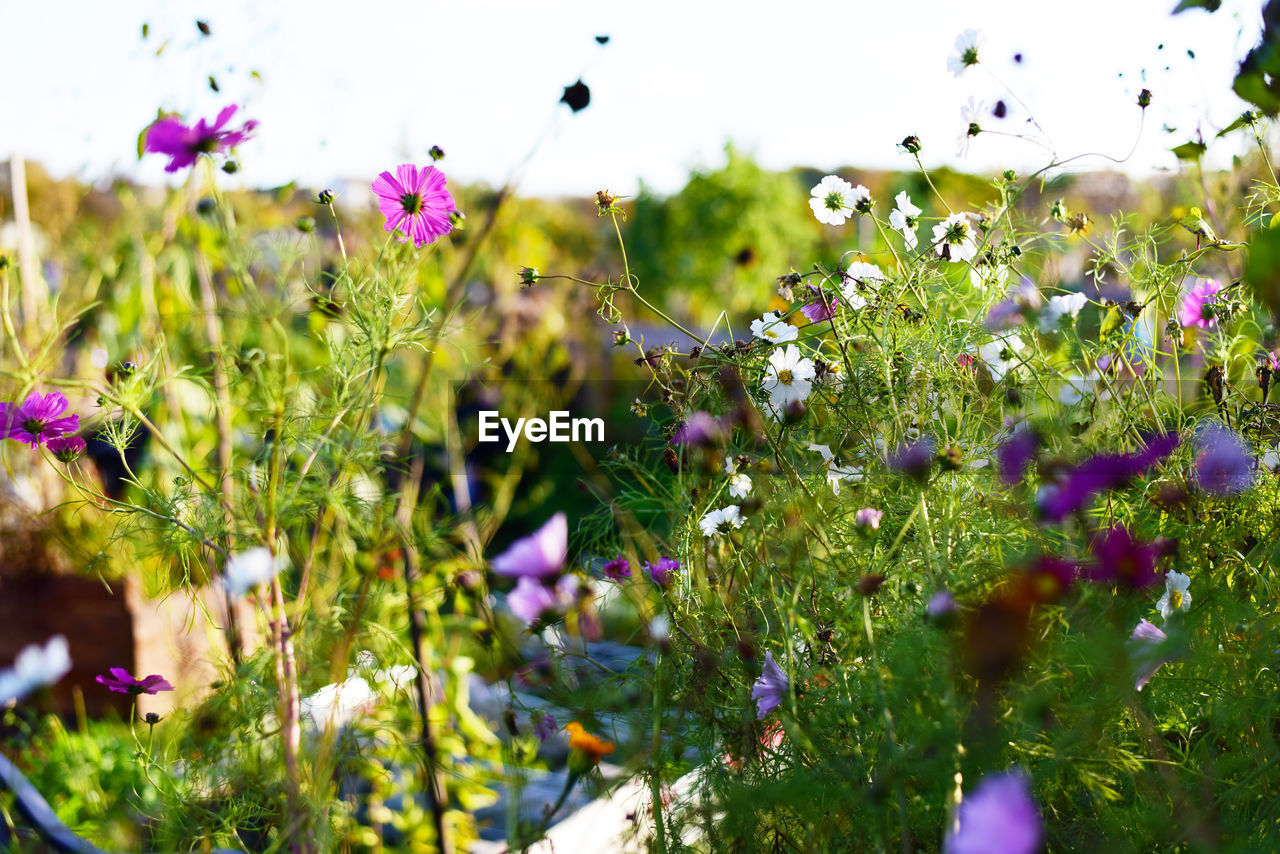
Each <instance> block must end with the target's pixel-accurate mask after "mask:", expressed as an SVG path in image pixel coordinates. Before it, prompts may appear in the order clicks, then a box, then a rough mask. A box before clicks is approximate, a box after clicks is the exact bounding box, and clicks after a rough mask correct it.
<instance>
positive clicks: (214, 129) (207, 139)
mask: <svg viewBox="0 0 1280 854" xmlns="http://www.w3.org/2000/svg"><path fill="white" fill-rule="evenodd" d="M237 109H238V107H237V106H236V105H235V104H231V105H230V106H227V107H223V109H222V112H220V113H218V117H217V118H216V119H214V122H213V124H212V125H210V124H209V123H208V122H207V121H205V120H204V119H201V120H200V121H198V122H196V123H195V124H194V125H192V126H191V127H187V126H186V125H184V124H183V123H182V120H181V119H179V118H178V117H177V116H165V117H164V118H162V119H159V120H158V121H156V122H155V123H154V124H152V125H151V127H149V128H147V142H146V146H145V148H146V150H147V151H150V152H153V153H155V154H166V155H168V156H169V165H168V166H166V167H164V171H166V172H177V171H178V170H179V169H182V168H184V167H187V166H190V165H191V164H193V163H195V162H196V161H197V160H198V159H200V155H201V154H217V153H218V152H221V151H226V150H227V149H228V148H231V147H232V146H236V145H239V144H240V143H242V142H244V141H245V140H246V139H248V138H249V136H250V135H251V134H252V133H253V129H254V128H256V127H257V126H258V123H257V122H255V121H250V122H245V124H244V126H243V127H242V128H240V129H239V130H223V127H224V126H225V125H226V124H227V122H229V121H231V117H232V116H233V115H235V112H236V110H237Z"/></svg>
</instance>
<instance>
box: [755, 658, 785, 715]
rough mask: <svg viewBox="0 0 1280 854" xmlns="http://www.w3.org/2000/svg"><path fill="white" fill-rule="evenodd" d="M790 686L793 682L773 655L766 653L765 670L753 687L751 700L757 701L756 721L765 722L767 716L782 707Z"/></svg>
mask: <svg viewBox="0 0 1280 854" xmlns="http://www.w3.org/2000/svg"><path fill="white" fill-rule="evenodd" d="M790 685H791V681H790V680H789V679H787V674H785V673H783V672H782V668H781V667H779V666H778V663H777V662H776V661H774V660H773V653H772V652H766V653H765V654H764V670H763V672H762V673H761V674H760V678H759V679H757V680H756V681H755V684H754V685H752V686H751V699H753V700H755V701H756V709H757V711H756V720H763V719H764V716H765V715H767V714H769V713H770V712H772V711H773V710H774V709H776V708H778V706H780V705H782V700H783V698H784V697H786V696H787V688H788V687H789V686H790Z"/></svg>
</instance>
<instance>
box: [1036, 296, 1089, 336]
mask: <svg viewBox="0 0 1280 854" xmlns="http://www.w3.org/2000/svg"><path fill="white" fill-rule="evenodd" d="M1088 302H1089V298H1088V297H1086V296H1085V295H1084V294H1082V293H1074V294H1059V295H1058V296H1053V297H1049V304H1048V305H1046V306H1045V307H1044V310H1043V311H1041V312H1040V331H1041V332H1051V331H1053V330H1055V329H1057V328H1058V324H1059V323H1060V322H1061V321H1062V318H1064V317H1076V316H1077V315H1079V314H1080V309H1082V308H1084V307H1085V304H1086V303H1088Z"/></svg>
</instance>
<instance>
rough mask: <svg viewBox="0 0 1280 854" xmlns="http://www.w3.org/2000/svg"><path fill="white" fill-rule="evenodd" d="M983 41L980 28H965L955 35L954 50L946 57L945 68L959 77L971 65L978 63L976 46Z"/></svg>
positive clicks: (980, 44)
mask: <svg viewBox="0 0 1280 854" xmlns="http://www.w3.org/2000/svg"><path fill="white" fill-rule="evenodd" d="M983 41H984V39H983V36H982V32H981V31H980V30H965V31H964V32H962V33H961V34H960V35H958V36H957V37H956V52H955V53H954V54H952V55H951V56H949V57H947V70H948V71H950V72H951V73H952V74H954V75H955V76H957V77H959V76H960V75H961V74H963V73H964V70H965V69H966V68H968V67H969V66H971V65H977V64H978V48H979V47H981V46H982V42H983Z"/></svg>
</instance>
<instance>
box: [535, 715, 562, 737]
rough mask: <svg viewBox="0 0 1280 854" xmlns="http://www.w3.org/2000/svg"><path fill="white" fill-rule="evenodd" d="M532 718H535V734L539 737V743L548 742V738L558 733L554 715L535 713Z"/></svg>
mask: <svg viewBox="0 0 1280 854" xmlns="http://www.w3.org/2000/svg"><path fill="white" fill-rule="evenodd" d="M530 717H531V718H533V734H534V735H536V736H537V737H538V741H546V740H547V736H549V735H551V734H552V733H553V732H555V731H556V719H555V716H554V715H549V714H547V713H546V712H534V713H533V714H532V715H530Z"/></svg>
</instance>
